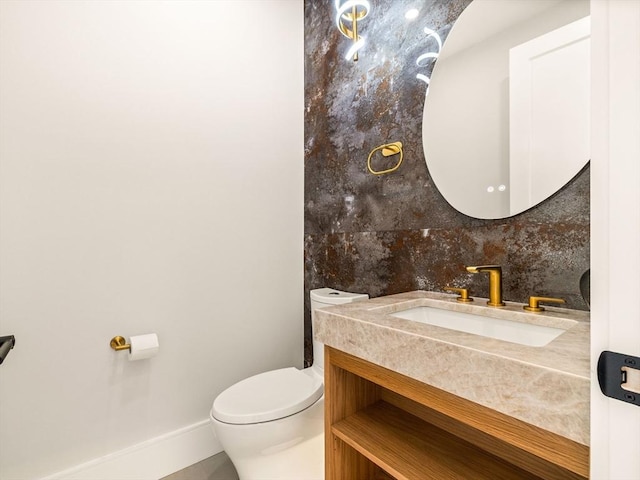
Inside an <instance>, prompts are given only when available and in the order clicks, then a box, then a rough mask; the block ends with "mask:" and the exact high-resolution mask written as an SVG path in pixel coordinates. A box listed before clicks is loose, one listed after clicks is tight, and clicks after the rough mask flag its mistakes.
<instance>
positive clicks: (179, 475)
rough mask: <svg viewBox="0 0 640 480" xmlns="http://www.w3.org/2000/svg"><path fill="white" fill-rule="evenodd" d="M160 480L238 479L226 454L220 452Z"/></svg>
mask: <svg viewBox="0 0 640 480" xmlns="http://www.w3.org/2000/svg"><path fill="white" fill-rule="evenodd" d="M161 480H238V474H237V473H236V469H235V468H234V467H233V463H231V460H229V457H228V456H227V454H226V453H224V452H221V453H218V454H217V455H214V456H213V457H209V458H206V459H204V460H202V461H201V462H198V463H196V464H195V465H191V466H190V467H187V468H185V469H183V470H180V471H178V472H176V473H172V474H171V475H169V476H167V477H164V478H162V479H161Z"/></svg>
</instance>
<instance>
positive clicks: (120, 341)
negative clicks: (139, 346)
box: [109, 335, 131, 351]
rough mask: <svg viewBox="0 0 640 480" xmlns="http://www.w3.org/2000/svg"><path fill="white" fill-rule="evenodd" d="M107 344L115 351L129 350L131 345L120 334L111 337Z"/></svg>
mask: <svg viewBox="0 0 640 480" xmlns="http://www.w3.org/2000/svg"><path fill="white" fill-rule="evenodd" d="M109 345H110V346H111V348H113V349H114V350H115V351H120V350H129V351H131V345H130V344H128V343H127V341H126V340H125V338H124V337H121V336H120V335H118V336H115V337H113V338H112V339H111V341H110V342H109Z"/></svg>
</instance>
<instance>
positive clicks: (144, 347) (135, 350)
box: [129, 333, 160, 361]
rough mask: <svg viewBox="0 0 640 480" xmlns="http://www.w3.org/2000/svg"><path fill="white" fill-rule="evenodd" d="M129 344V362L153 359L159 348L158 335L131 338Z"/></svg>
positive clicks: (150, 334)
mask: <svg viewBox="0 0 640 480" xmlns="http://www.w3.org/2000/svg"><path fill="white" fill-rule="evenodd" d="M129 344H130V345H131V349H130V350H129V360H131V361H134V360H143V359H145V358H151V357H155V356H156V355H157V353H158V349H159V348H160V344H159V343H158V335H156V334H155V333H148V334H146V335H136V336H134V337H131V338H130V339H129Z"/></svg>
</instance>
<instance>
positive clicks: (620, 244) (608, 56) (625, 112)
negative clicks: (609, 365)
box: [591, 0, 640, 480]
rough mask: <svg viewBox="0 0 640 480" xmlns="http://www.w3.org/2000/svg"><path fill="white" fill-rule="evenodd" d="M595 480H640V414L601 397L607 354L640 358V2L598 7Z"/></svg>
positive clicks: (594, 10)
mask: <svg viewBox="0 0 640 480" xmlns="http://www.w3.org/2000/svg"><path fill="white" fill-rule="evenodd" d="M591 27H592V29H591V48H592V60H591V65H592V87H593V96H592V119H591V121H592V168H591V212H592V215H591V252H592V254H591V295H592V297H591V322H592V326H591V363H592V377H591V379H592V382H591V384H592V393H591V478H592V479H594V480H605V479H611V480H625V479H629V480H637V479H640V407H639V406H636V405H633V404H630V403H625V402H622V401H619V400H613V399H609V398H608V397H605V396H604V395H602V393H600V389H599V387H598V381H597V377H596V374H595V368H596V364H597V360H598V357H599V355H600V353H601V352H602V351H603V350H611V351H614V352H619V353H623V354H626V355H633V356H636V357H640V0H591Z"/></svg>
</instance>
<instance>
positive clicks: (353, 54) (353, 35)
mask: <svg viewBox="0 0 640 480" xmlns="http://www.w3.org/2000/svg"><path fill="white" fill-rule="evenodd" d="M370 9H371V6H370V5H369V2H367V1H366V0H347V1H346V2H344V3H342V1H341V0H336V11H337V14H336V24H337V26H338V30H340V33H342V34H343V35H344V36H345V37H347V38H350V39H351V40H353V45H352V46H351V48H349V50H348V51H347V54H346V55H345V58H346V59H347V60H351V59H353V60H354V61H357V60H358V50H360V49H361V48H362V47H363V46H364V38H362V37H361V36H360V35H359V34H358V22H359V21H360V20H362V19H363V18H364V17H366V16H367V14H368V13H369V10H370ZM347 24H349V25H350V27H351V28H349V27H348V26H347Z"/></svg>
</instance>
